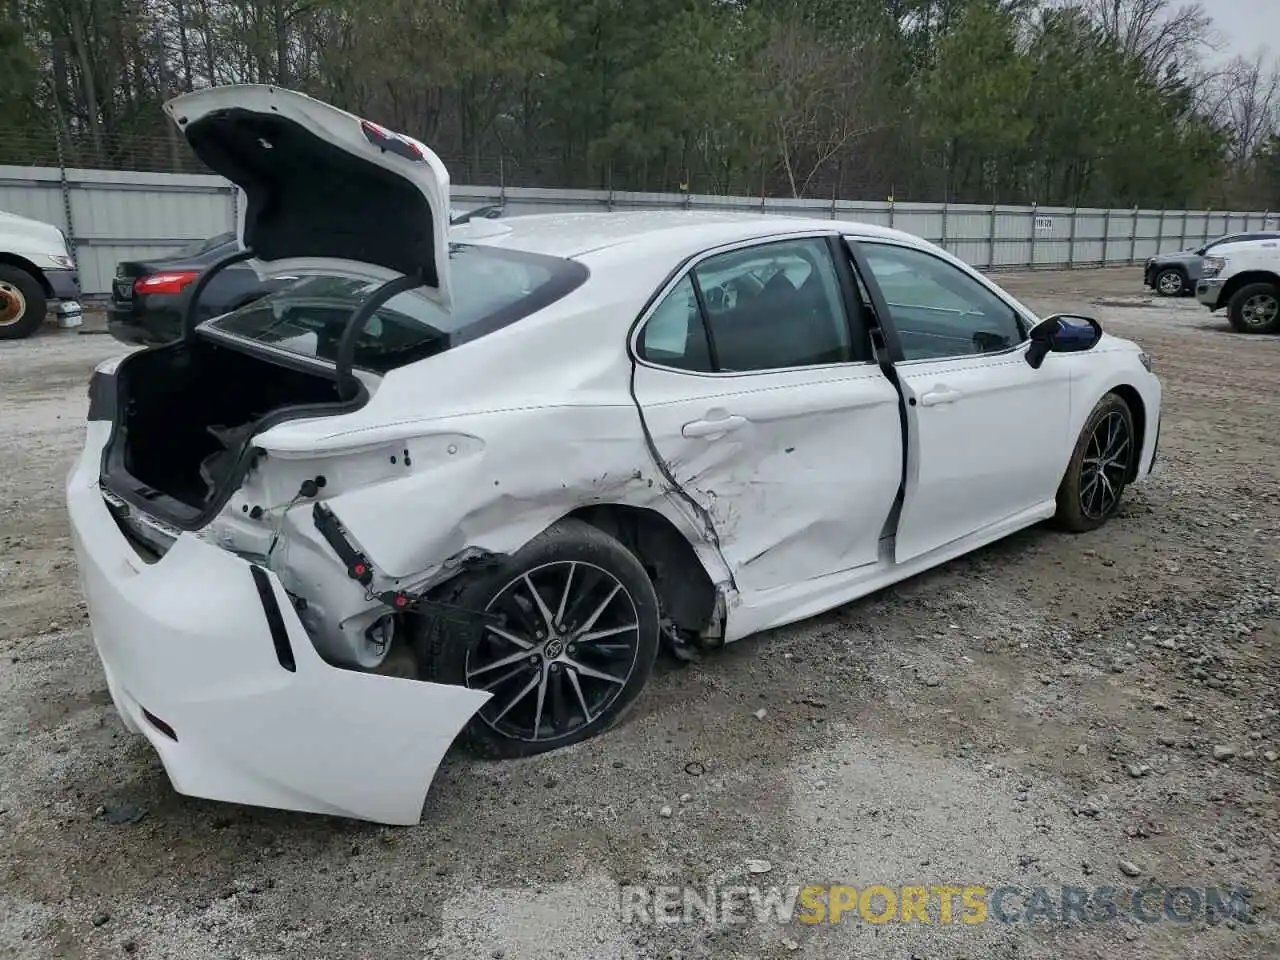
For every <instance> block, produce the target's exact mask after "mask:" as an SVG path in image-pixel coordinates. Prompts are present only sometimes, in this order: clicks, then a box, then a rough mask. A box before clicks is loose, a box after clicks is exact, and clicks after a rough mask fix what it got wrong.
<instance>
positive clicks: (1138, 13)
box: [1067, 0, 1213, 79]
mask: <svg viewBox="0 0 1280 960" xmlns="http://www.w3.org/2000/svg"><path fill="white" fill-rule="evenodd" d="M1176 2H1177V0H1068V3H1067V5H1069V6H1078V7H1079V8H1080V9H1082V10H1084V12H1085V13H1086V15H1087V16H1088V17H1089V19H1090V20H1092V21H1093V22H1094V23H1095V24H1097V25H1098V27H1100V28H1101V29H1102V31H1103V32H1104V33H1105V34H1106V35H1107V36H1108V37H1110V38H1111V39H1112V40H1114V41H1115V42H1116V43H1117V44H1119V46H1120V48H1121V49H1122V50H1124V52H1125V53H1127V54H1129V55H1130V56H1134V57H1139V58H1141V59H1142V60H1143V61H1144V62H1145V63H1146V64H1147V66H1148V68H1149V69H1150V70H1151V72H1152V74H1153V75H1154V76H1156V77H1157V78H1161V79H1163V78H1164V77H1166V76H1168V75H1169V74H1170V73H1171V72H1172V71H1173V70H1175V69H1178V68H1181V67H1184V66H1186V65H1188V64H1190V63H1192V62H1193V61H1195V60H1196V59H1197V56H1198V54H1199V53H1200V50H1201V49H1202V48H1203V47H1206V46H1210V45H1211V44H1212V38H1213V18H1212V17H1210V16H1209V14H1208V13H1206V12H1205V8H1204V6H1203V4H1201V3H1200V2H1199V0H1195V2H1189V3H1180V4H1178V5H1177V6H1175V3H1176Z"/></svg>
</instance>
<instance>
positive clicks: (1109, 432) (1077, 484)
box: [1054, 393, 1138, 533]
mask: <svg viewBox="0 0 1280 960" xmlns="http://www.w3.org/2000/svg"><path fill="white" fill-rule="evenodd" d="M1135 443H1136V437H1135V434H1134V430H1133V412H1132V411H1131V410H1130V409H1129V405H1128V404H1127V403H1125V402H1124V400H1122V399H1121V398H1120V397H1118V396H1117V395H1116V394H1114V393H1109V394H1107V395H1106V396H1105V397H1103V398H1102V399H1101V400H1099V401H1098V405H1097V406H1096V407H1094V408H1093V412H1092V413H1090V414H1089V419H1088V420H1086V421H1085V425H1084V429H1083V430H1081V431H1080V438H1079V439H1078V440H1077V441H1076V447H1075V450H1074V451H1073V452H1072V454H1071V462H1070V463H1069V464H1068V465H1067V473H1066V476H1064V477H1063V478H1062V484H1061V485H1060V486H1059V487H1058V512H1057V514H1056V515H1055V517H1054V519H1055V521H1056V522H1057V524H1058V526H1059V527H1061V528H1062V529H1064V530H1070V531H1072V532H1073V533H1083V532H1085V531H1087V530H1096V529H1097V528H1098V527H1100V526H1102V525H1103V524H1104V523H1106V522H1107V521H1108V520H1110V519H1111V517H1113V516H1114V515H1115V513H1116V511H1118V510H1119V509H1120V498H1121V496H1122V494H1123V493H1124V488H1125V485H1126V484H1127V483H1128V481H1129V477H1130V475H1131V474H1132V464H1133V458H1134V457H1136V456H1137V455H1138V450H1137V448H1136V446H1135Z"/></svg>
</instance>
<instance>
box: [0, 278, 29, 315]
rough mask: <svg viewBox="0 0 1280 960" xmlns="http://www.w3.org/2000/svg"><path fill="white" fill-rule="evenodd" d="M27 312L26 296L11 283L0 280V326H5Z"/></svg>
mask: <svg viewBox="0 0 1280 960" xmlns="http://www.w3.org/2000/svg"><path fill="white" fill-rule="evenodd" d="M26 312H27V298H26V297H24V296H23V295H22V291H21V290H19V289H18V288H17V287H16V286H14V285H13V284H12V283H9V282H7V281H4V280H0V327H7V326H9V325H10V324H12V323H17V322H18V321H19V320H21V319H22V315H23V314H24V313H26Z"/></svg>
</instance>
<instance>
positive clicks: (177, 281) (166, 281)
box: [133, 270, 200, 293]
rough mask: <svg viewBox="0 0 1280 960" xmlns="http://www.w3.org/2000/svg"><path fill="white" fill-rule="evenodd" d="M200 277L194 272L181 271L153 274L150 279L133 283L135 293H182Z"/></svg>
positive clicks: (140, 279) (142, 279) (140, 278)
mask: <svg viewBox="0 0 1280 960" xmlns="http://www.w3.org/2000/svg"><path fill="white" fill-rule="evenodd" d="M198 276H200V274H199V273H197V272H196V271H194V270H180V271H177V272H174V273H153V274H152V275H151V276H149V277H139V278H138V279H137V280H135V281H134V282H133V292H134V293H181V292H182V291H183V290H184V289H186V288H187V287H188V286H190V285H191V284H192V283H194V282H195V279H196V277H198Z"/></svg>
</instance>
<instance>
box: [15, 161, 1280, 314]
mask: <svg viewBox="0 0 1280 960" xmlns="http://www.w3.org/2000/svg"><path fill="white" fill-rule="evenodd" d="M237 202H239V198H238V195H237V192H236V191H235V190H233V188H232V187H231V185H230V184H229V183H227V182H226V181H225V180H223V179H221V178H220V177H211V176H197V175H192V174H172V173H127V172H117V171H106V170H66V171H65V176H64V171H62V170H60V169H58V168H56V167H5V166H0V210H4V211H7V212H9V213H16V214H19V215H21V216H26V217H33V218H35V219H37V220H43V221H45V222H47V223H53V224H56V225H57V226H59V227H60V228H61V229H62V231H63V232H64V233H65V234H67V236H68V237H69V238H70V239H71V241H72V245H73V253H74V254H75V257H76V262H77V263H78V264H79V267H80V279H81V285H82V287H83V289H84V291H85V293H86V294H88V295H91V296H92V295H97V294H105V293H106V292H108V291H109V290H110V285H111V277H112V276H113V275H114V274H115V265H116V263H117V262H118V261H120V260H132V259H139V258H144V257H154V256H162V255H163V254H165V253H166V252H172V251H173V250H174V249H176V248H177V247H179V246H182V245H183V244H186V243H190V242H191V241H193V240H202V239H204V238H206V237H210V236H213V235H214V234H217V233H222V232H224V231H226V230H231V229H233V228H234V227H235V219H236V204H237ZM498 202H502V203H504V204H505V209H506V213H507V215H508V216H517V215H519V214H527V213H555V212H563V211H571V210H611V209H612V210H646V209H650V210H662V209H667V210H669V209H680V208H683V209H689V210H731V211H740V212H761V213H767V214H783V215H785V214H790V215H793V216H805V217H822V218H828V219H835V220H855V221H862V222H865V223H877V224H882V225H885V226H892V227H896V228H898V229H899V230H905V231H907V232H908V233H914V234H916V235H918V236H921V237H924V238H925V239H927V240H931V241H933V242H934V243H937V244H939V245H941V246H943V247H945V248H946V249H947V250H950V251H951V252H952V253H953V254H955V255H956V256H958V257H960V258H961V259H963V260H966V261H968V262H969V263H971V264H973V265H974V266H976V267H980V268H983V269H989V268H1001V267H1028V266H1037V267H1067V266H1097V265H1100V264H1128V263H1140V262H1142V261H1144V260H1146V258H1147V257H1150V256H1151V255H1152V254H1155V253H1157V252H1159V251H1169V250H1180V249H1184V248H1186V247H1191V246H1196V245H1198V244H1200V243H1203V242H1204V241H1205V240H1209V239H1212V238H1213V237H1216V236H1220V235H1222V234H1224V233H1230V232H1234V231H1241V230H1250V229H1253V230H1260V229H1263V228H1264V227H1268V228H1271V229H1276V228H1277V227H1278V226H1280V221H1278V220H1277V217H1276V216H1275V215H1273V214H1271V213H1270V212H1269V211H1267V212H1258V211H1254V212H1250V213H1242V212H1222V213H1219V212H1213V211H1204V210H1093V209H1083V208H1082V209H1080V210H1072V209H1070V208H1066V207H1038V208H1037V207H1004V206H982V205H974V204H951V205H943V204H929V203H894V204H890V203H875V202H865V201H834V202H832V201H827V200H785V199H765V200H761V199H759V198H752V197H716V196H696V195H682V194H670V193H622V192H619V193H611V192H608V191H601V190H547V189H534V188H507V189H505V190H502V189H499V188H497V187H468V186H454V188H453V203H454V206H456V207H460V208H464V209H466V208H470V207H475V206H482V205H484V204H489V203H498Z"/></svg>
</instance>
